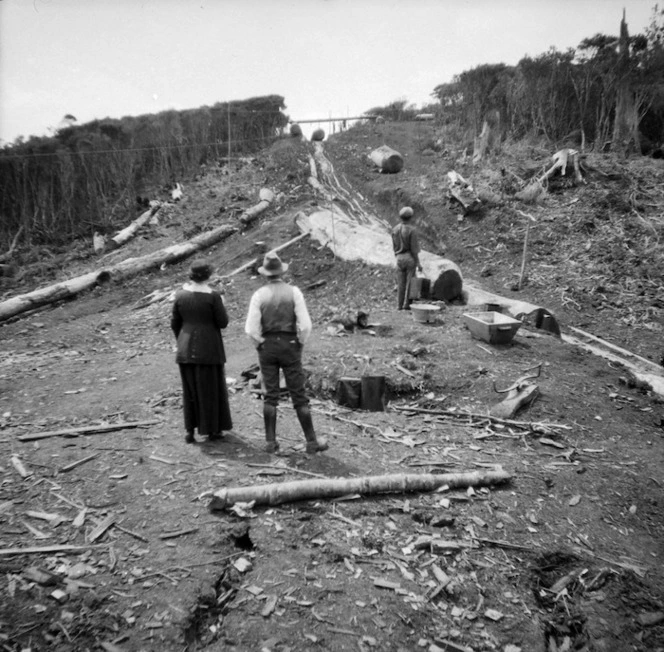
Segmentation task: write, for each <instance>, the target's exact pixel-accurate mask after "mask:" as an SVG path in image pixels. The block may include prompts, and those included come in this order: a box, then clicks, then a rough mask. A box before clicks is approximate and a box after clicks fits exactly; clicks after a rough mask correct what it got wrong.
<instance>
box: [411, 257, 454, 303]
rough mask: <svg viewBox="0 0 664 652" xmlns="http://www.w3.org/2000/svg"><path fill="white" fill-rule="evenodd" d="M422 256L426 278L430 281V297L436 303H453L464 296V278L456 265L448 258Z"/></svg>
mask: <svg viewBox="0 0 664 652" xmlns="http://www.w3.org/2000/svg"><path fill="white" fill-rule="evenodd" d="M429 256H430V255H429V254H426V253H424V252H423V253H422V254H420V260H421V262H422V268H423V270H424V274H425V276H426V277H427V278H428V279H429V280H430V282H431V285H430V290H429V295H430V298H431V299H434V300H436V301H453V300H454V299H457V298H458V297H460V296H461V295H462V291H463V277H462V276H461V270H460V269H459V267H458V265H457V264H456V263H453V262H452V261H451V260H448V259H447V258H438V257H434V258H430V257H429Z"/></svg>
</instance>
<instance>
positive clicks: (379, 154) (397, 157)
mask: <svg viewBox="0 0 664 652" xmlns="http://www.w3.org/2000/svg"><path fill="white" fill-rule="evenodd" d="M369 158H370V159H371V160H372V161H373V163H374V164H375V165H376V166H377V167H378V168H379V169H380V171H381V172H385V173H387V174H395V173H396V172H400V171H401V168H403V156H401V154H399V152H397V151H396V150H394V149H392V148H391V147H388V146H387V145H383V146H382V147H379V148H378V149H375V150H374V151H373V152H371V154H369Z"/></svg>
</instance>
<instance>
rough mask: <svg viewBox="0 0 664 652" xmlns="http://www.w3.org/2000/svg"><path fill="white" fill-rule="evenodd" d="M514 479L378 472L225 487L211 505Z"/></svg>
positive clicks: (470, 474) (492, 474) (489, 474)
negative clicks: (349, 476)
mask: <svg viewBox="0 0 664 652" xmlns="http://www.w3.org/2000/svg"><path fill="white" fill-rule="evenodd" d="M509 480H511V476H510V474H509V473H507V472H506V471H502V470H499V471H486V472H480V471H471V472H468V473H441V474H431V473H422V474H397V475H374V476H366V477H361V478H335V479H328V478H323V479H316V480H299V481H298V480H295V481H292V482H280V483H273V484H264V485H257V486H253V487H236V488H233V487H231V488H224V489H220V490H219V491H216V492H215V493H214V494H213V496H212V502H211V503H210V508H211V509H224V508H225V507H228V506H229V505H233V504H235V503H239V502H243V503H244V502H252V501H256V504H257V505H280V504H282V503H288V502H293V501H297V500H312V499H320V498H336V497H339V496H346V495H350V494H362V495H365V496H372V495H375V494H383V493H407V492H412V491H435V490H436V489H439V488H440V487H443V486H448V487H449V488H450V489H459V488H466V487H471V486H472V487H483V486H487V485H494V484H502V483H504V482H508V481H509Z"/></svg>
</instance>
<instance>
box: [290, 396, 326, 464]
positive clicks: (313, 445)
mask: <svg viewBox="0 0 664 652" xmlns="http://www.w3.org/2000/svg"><path fill="white" fill-rule="evenodd" d="M296 413H297V418H298V420H299V422H300V425H301V426H302V430H303V431H304V438H305V439H306V440H307V453H319V452H320V451H326V450H327V449H328V445H327V441H326V440H325V438H324V437H316V432H315V430H314V423H313V421H312V419H311V410H310V409H309V406H308V405H303V406H302V407H299V408H297V410H296Z"/></svg>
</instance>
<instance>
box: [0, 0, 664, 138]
mask: <svg viewBox="0 0 664 652" xmlns="http://www.w3.org/2000/svg"><path fill="white" fill-rule="evenodd" d="M655 4H656V0H0V144H2V143H7V142H12V141H13V140H14V139H15V138H16V137H17V136H19V135H23V136H25V137H28V136H30V135H44V134H48V133H50V132H49V129H54V128H57V127H58V125H60V123H61V120H62V118H63V116H64V115H65V114H72V115H74V116H75V117H76V118H77V120H78V123H80V124H82V123H84V122H88V121H90V120H93V119H95V118H105V117H112V118H120V117H122V116H125V115H141V114H144V113H156V112H159V111H163V110H166V109H189V108H196V107H199V106H203V105H212V104H214V103H216V102H224V101H227V100H241V99H246V98H249V97H254V96H260V95H269V94H277V95H282V96H284V97H285V99H286V112H287V113H288V114H289V115H290V116H291V117H292V118H294V119H305V118H316V117H321V116H322V117H328V116H330V115H332V117H348V116H353V115H358V114H361V113H363V112H365V111H367V110H368V109H370V108H372V107H374V106H382V105H385V104H388V103H389V102H391V101H393V100H396V99H401V98H405V99H407V100H408V101H409V102H413V103H415V104H417V105H418V106H420V105H421V104H422V103H426V102H429V101H431V93H432V91H433V89H434V87H435V86H437V85H438V84H441V83H445V82H449V81H451V79H452V77H453V76H454V75H455V74H458V73H461V72H463V71H464V70H468V69H470V68H472V67H474V66H477V65H479V64H483V63H506V64H516V63H517V62H518V61H519V60H520V59H521V58H522V57H524V56H526V55H530V56H537V55H539V54H542V53H544V52H546V51H547V50H548V49H549V48H550V47H552V46H555V47H556V48H557V49H558V50H565V49H567V48H568V47H575V46H577V45H578V44H579V42H580V41H581V40H582V39H584V38H586V37H588V36H592V35H594V34H596V33H598V32H601V33H605V34H618V31H619V25H620V19H621V17H622V12H623V8H624V9H625V10H626V13H627V23H628V27H629V31H630V34H635V33H638V32H642V31H643V29H644V28H645V27H646V26H647V25H648V24H649V23H650V19H651V16H652V9H653V7H654V6H655Z"/></svg>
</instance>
